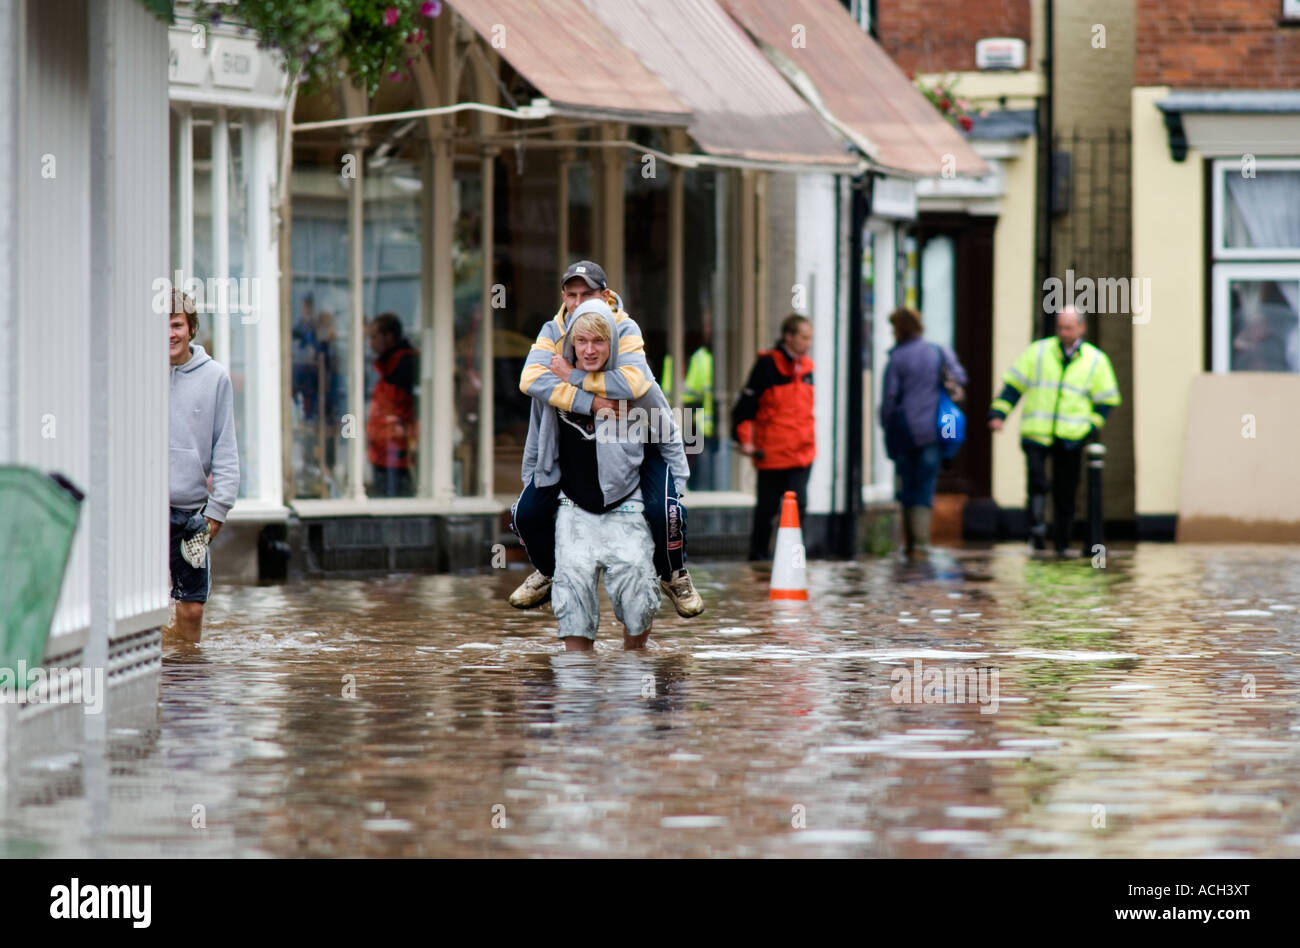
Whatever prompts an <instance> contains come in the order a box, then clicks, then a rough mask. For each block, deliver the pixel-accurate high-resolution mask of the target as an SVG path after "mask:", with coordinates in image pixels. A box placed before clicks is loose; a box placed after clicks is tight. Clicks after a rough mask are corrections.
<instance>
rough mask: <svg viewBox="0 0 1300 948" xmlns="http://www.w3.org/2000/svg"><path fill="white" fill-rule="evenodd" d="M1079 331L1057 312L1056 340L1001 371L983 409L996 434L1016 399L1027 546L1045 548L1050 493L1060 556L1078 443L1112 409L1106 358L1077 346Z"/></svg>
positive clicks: (1072, 319) (1066, 538)
mask: <svg viewBox="0 0 1300 948" xmlns="http://www.w3.org/2000/svg"><path fill="white" fill-rule="evenodd" d="M1084 329H1085V326H1084V323H1083V317H1082V316H1080V315H1079V313H1078V312H1077V311H1075V310H1074V309H1073V308H1066V309H1063V310H1061V312H1060V313H1059V314H1058V315H1057V317H1056V335H1055V336H1047V337H1046V338H1043V339H1039V340H1037V341H1035V342H1033V343H1030V346H1029V348H1028V349H1026V350H1025V351H1024V352H1023V353H1021V355H1020V358H1019V359H1017V360H1016V363H1015V365H1013V366H1012V367H1011V368H1010V369H1008V370H1007V374H1006V375H1005V376H1004V377H1003V382H1004V385H1003V387H1002V392H1001V394H999V395H998V397H997V398H995V399H994V400H993V403H992V404H991V405H990V406H989V427H990V428H991V429H993V430H994V431H1001V430H1002V425H1003V422H1004V421H1005V420H1006V417H1007V415H1009V414H1011V410H1012V409H1013V408H1014V407H1015V406H1016V402H1018V401H1019V400H1020V398H1021V396H1022V395H1023V396H1024V399H1025V410H1024V414H1023V416H1022V418H1021V421H1020V447H1021V449H1022V450H1024V452H1025V461H1026V466H1027V467H1028V470H1029V477H1028V491H1029V541H1030V543H1031V544H1032V545H1033V547H1034V549H1036V550H1042V549H1045V548H1046V546H1047V522H1046V512H1047V492H1048V491H1049V490H1050V491H1051V492H1052V508H1053V510H1054V512H1055V517H1056V529H1055V533H1054V536H1053V540H1054V545H1055V547H1056V552H1057V555H1060V556H1064V555H1065V554H1066V552H1067V550H1068V548H1069V546H1070V531H1071V529H1072V528H1073V526H1074V499H1075V495H1076V494H1077V493H1078V489H1079V472H1080V467H1081V464H1082V455H1083V451H1082V447H1083V444H1084V442H1085V441H1087V440H1088V439H1089V438H1091V437H1095V436H1097V435H1098V434H1099V433H1100V431H1101V428H1102V426H1104V425H1105V424H1106V416H1107V415H1108V414H1109V413H1110V410H1111V409H1112V408H1114V407H1115V406H1116V405H1118V404H1119V403H1120V397H1119V383H1118V382H1117V381H1116V379H1115V370H1114V369H1113V368H1111V364H1110V359H1108V358H1107V357H1106V353H1104V352H1102V351H1101V350H1100V349H1098V348H1097V347H1096V346H1094V345H1093V344H1092V343H1090V342H1084V341H1083V333H1084ZM1049 458H1050V459H1051V462H1052V475H1051V479H1050V480H1049V479H1048V476H1047V462H1048V459H1049Z"/></svg>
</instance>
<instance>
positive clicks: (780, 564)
mask: <svg viewBox="0 0 1300 948" xmlns="http://www.w3.org/2000/svg"><path fill="white" fill-rule="evenodd" d="M767 598H768V599H807V598H808V578H807V576H806V575H805V573H804V548H803V531H802V530H801V529H799V502H798V500H796V499H795V493H794V491H792V490H788V491H786V492H785V497H784V498H782V500H781V525H780V526H779V527H778V528H777V531H776V554H775V555H774V556H773V557H772V590H771V592H770V593H769V594H768V597H767Z"/></svg>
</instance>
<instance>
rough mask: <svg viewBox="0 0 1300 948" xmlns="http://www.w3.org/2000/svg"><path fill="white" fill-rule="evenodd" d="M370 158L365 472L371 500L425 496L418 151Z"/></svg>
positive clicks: (365, 221)
mask: <svg viewBox="0 0 1300 948" xmlns="http://www.w3.org/2000/svg"><path fill="white" fill-rule="evenodd" d="M412 152H414V153H413V154H408V155H405V156H403V158H395V157H390V156H387V155H385V156H383V157H380V156H379V155H378V154H377V155H375V156H374V157H368V158H367V161H366V165H365V172H364V175H363V195H364V197H363V202H362V247H363V254H362V278H361V299H362V304H361V305H362V313H363V314H364V316H365V320H366V361H365V372H364V378H365V438H366V469H365V474H364V475H363V477H364V480H365V485H366V494H367V496H370V497H414V496H415V495H416V494H418V493H419V484H420V471H419V463H418V462H419V457H420V439H421V438H422V437H428V436H429V432H422V431H421V430H420V422H419V419H420V397H421V391H420V378H421V370H420V364H421V360H422V359H424V358H429V357H431V355H432V354H431V353H424V352H422V348H423V345H422V343H423V340H422V337H421V331H420V327H421V325H422V322H421V311H420V288H421V281H420V259H421V258H420V250H421V239H420V193H421V190H422V182H421V176H420V165H419V161H420V158H419V152H418V149H412Z"/></svg>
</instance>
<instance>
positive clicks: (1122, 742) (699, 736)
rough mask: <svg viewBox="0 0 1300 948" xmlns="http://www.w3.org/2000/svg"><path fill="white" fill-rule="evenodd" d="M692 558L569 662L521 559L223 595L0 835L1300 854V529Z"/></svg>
mask: <svg viewBox="0 0 1300 948" xmlns="http://www.w3.org/2000/svg"><path fill="white" fill-rule="evenodd" d="M692 572H693V574H694V576H695V580H696V583H697V585H698V587H699V588H700V591H701V593H702V594H703V595H704V597H705V600H706V602H707V604H708V611H707V612H706V613H705V615H704V616H702V617H700V618H699V619H696V620H683V619H679V618H677V616H676V615H675V614H673V613H671V607H670V606H668V605H665V607H664V609H663V610H662V611H661V613H660V618H659V619H658V621H657V622H656V626H655V629H654V633H653V634H652V636H651V645H650V648H649V649H648V650H646V651H644V652H641V653H625V652H623V651H622V650H621V636H620V634H619V631H618V628H617V626H616V624H615V622H614V619H613V617H612V614H611V611H610V609H609V605H608V603H607V602H606V603H605V613H604V622H603V624H602V627H601V639H600V641H599V643H598V645H597V648H596V651H595V652H594V653H587V654H564V653H563V651H562V644H561V643H560V642H559V641H558V640H557V638H556V636H555V622H554V619H553V617H552V616H551V613H550V609H549V607H546V608H543V609H541V610H537V611H534V612H529V613H521V612H517V611H515V610H513V609H511V608H510V607H509V606H508V605H507V604H506V603H505V596H506V595H507V594H508V593H509V591H510V590H511V589H512V588H513V587H514V585H515V584H516V583H518V582H519V581H520V580H521V579H522V578H523V576H524V572H523V570H522V569H520V568H518V567H512V568H511V569H508V570H488V571H483V572H479V573H474V574H464V575H444V576H400V577H399V576H394V577H390V578H385V579H378V580H373V581H351V580H329V581H318V582H308V583H302V584H297V585H285V586H265V587H225V588H218V589H217V590H215V596H214V599H213V601H212V602H211V603H210V605H209V608H208V615H207V625H206V630H205V637H204V641H203V644H202V645H201V646H199V647H193V646H188V645H184V644H181V643H178V642H174V641H171V640H168V641H167V642H166V643H165V650H164V660H163V669H162V681H161V689H160V690H161V703H160V705H159V708H158V711H157V717H156V720H152V721H149V722H147V723H146V724H144V725H142V726H141V727H138V728H132V729H123V728H118V729H115V730H113V731H112V732H111V733H110V734H109V739H108V741H107V744H106V745H104V746H103V747H102V748H101V749H98V750H96V749H94V748H92V750H91V751H90V752H87V753H85V754H81V755H73V756H71V757H68V756H66V755H65V756H63V757H59V758H52V759H50V760H42V761H37V762H33V765H32V766H31V767H30V768H28V769H27V770H25V771H24V772H23V773H22V774H21V775H20V778H19V785H18V786H17V787H16V788H11V789H16V790H17V791H18V792H16V793H11V794H9V795H8V796H7V797H6V800H7V802H6V803H5V805H4V809H3V812H0V856H2V855H39V856H151V855H162V856H527V857H536V856H600V857H604V856H651V857H680V856H758V857H807V856H885V857H898V856H907V857H937V856H958V857H960V856H1085V857H1110V856H1211V855H1214V856H1225V855H1241V856H1291V857H1295V856H1300V808H1297V806H1296V803H1297V798H1298V797H1300V660H1298V659H1300V638H1298V636H1300V611H1298V609H1300V550H1297V549H1296V548H1293V547H1282V546H1267V547H1266V546H1222V547H1208V546H1206V547H1198V546H1174V545H1155V544H1143V545H1139V546H1138V547H1136V548H1135V549H1134V548H1130V549H1127V550H1123V549H1121V550H1111V551H1110V553H1109V557H1108V561H1107V563H1106V565H1105V567H1104V568H1094V566H1093V565H1092V564H1091V563H1090V562H1089V561H1087V560H1075V561H1065V562H1056V561H1050V560H1036V559H1031V558H1029V557H1027V556H1026V554H1025V552H1024V550H1023V547H1021V546H1019V545H1006V546H999V547H996V548H993V549H988V550H958V551H953V553H952V555H951V556H946V555H945V556H938V557H936V561H935V563H933V564H930V565H929V566H921V567H909V566H904V565H901V564H899V563H897V562H894V561H890V560H883V559H882V560H866V559H863V560H859V561H856V562H815V563H811V564H809V569H808V573H809V582H810V587H811V601H810V602H809V603H807V604H791V603H772V602H769V601H768V599H767V586H766V583H767V572H766V570H765V569H764V570H760V569H757V568H755V567H751V566H750V565H748V564H744V563H735V562H706V561H700V562H696V563H692ZM918 663H919V664H918ZM957 671H961V672H962V673H963V675H965V677H959V676H958V675H957V674H956V672H957ZM994 671H996V678H995V677H994V674H993V672H994ZM927 672H929V673H930V674H927ZM934 674H937V675H939V676H940V681H939V683H938V685H936V684H935V683H934V680H933V675H934ZM912 675H918V676H919V680H918V682H917V683H916V686H915V687H913V686H912V685H911V683H910V676H912ZM959 685H960V686H961V688H962V691H964V692H965V693H964V694H958V693H957V692H958V686H959ZM967 685H970V686H971V687H970V690H968V691H967V690H966V686H967ZM958 699H963V700H958ZM994 699H996V700H994ZM196 824H199V825H196Z"/></svg>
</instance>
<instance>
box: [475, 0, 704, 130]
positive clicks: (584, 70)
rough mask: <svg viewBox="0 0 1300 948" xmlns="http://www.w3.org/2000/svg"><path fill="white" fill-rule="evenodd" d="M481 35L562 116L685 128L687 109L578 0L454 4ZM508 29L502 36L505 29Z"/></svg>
mask: <svg viewBox="0 0 1300 948" xmlns="http://www.w3.org/2000/svg"><path fill="white" fill-rule="evenodd" d="M452 6H453V7H454V8H455V10H456V12H457V13H459V14H460V15H461V16H462V17H464V18H465V21H466V22H467V23H469V25H470V26H472V27H473V28H474V29H475V31H476V32H478V34H479V35H480V36H482V37H483V38H484V39H485V40H487V41H488V42H489V43H491V42H492V41H493V40H494V39H498V40H499V41H501V42H502V45H501V46H500V47H499V48H500V52H501V55H502V56H503V57H504V58H505V59H506V60H507V61H508V62H509V63H510V65H511V66H513V67H514V68H515V69H516V70H518V72H519V73H520V74H522V75H523V76H524V77H525V78H526V79H527V80H528V81H529V82H531V83H532V84H533V85H534V86H536V87H537V88H538V90H540V91H541V93H542V95H544V96H546V98H547V99H549V100H550V102H551V104H552V106H554V108H555V110H556V111H557V112H561V113H567V114H570V115H578V116H584V117H591V118H601V119H608V120H611V121H620V122H633V123H637V124H645V125H678V126H680V125H685V124H687V122H688V121H689V120H690V118H691V114H690V110H689V109H688V108H687V107H686V106H684V105H683V104H682V103H681V102H679V101H678V100H677V99H676V98H675V97H674V96H673V94H672V93H671V92H670V91H669V90H668V88H667V87H666V86H665V85H664V84H663V83H662V82H661V81H660V80H659V78H658V77H656V76H655V75H654V74H653V73H652V72H651V71H650V70H648V69H647V68H646V67H645V66H643V65H642V64H641V62H640V61H639V60H638V59H637V57H636V56H634V55H633V54H632V53H631V52H630V51H629V50H628V49H627V48H626V47H624V46H623V44H622V43H620V42H619V41H618V39H617V38H616V37H615V36H614V34H613V33H611V32H610V31H609V30H608V29H607V28H606V27H605V26H604V25H602V24H601V23H600V22H598V21H597V20H596V19H595V18H594V17H593V16H592V15H591V13H590V11H588V10H587V8H586V7H584V6H583V5H582V2H581V0H545V3H537V2H535V0H534V2H528V0H455V2H454V3H453V4H452ZM502 28H504V31H503V29H502Z"/></svg>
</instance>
